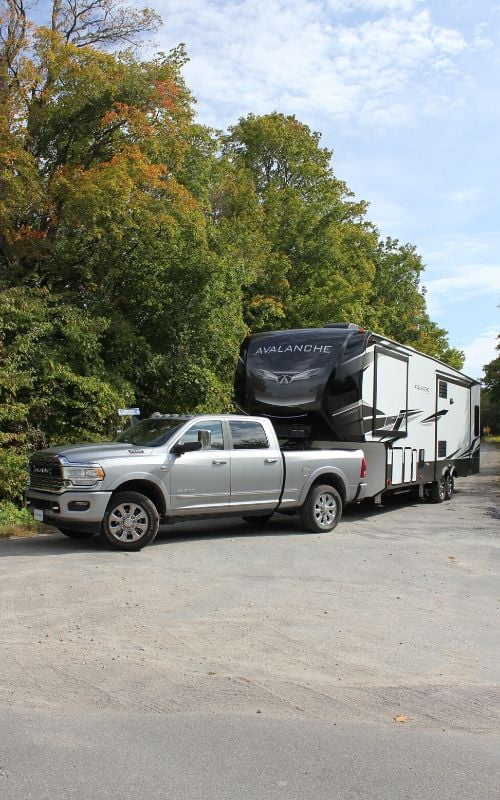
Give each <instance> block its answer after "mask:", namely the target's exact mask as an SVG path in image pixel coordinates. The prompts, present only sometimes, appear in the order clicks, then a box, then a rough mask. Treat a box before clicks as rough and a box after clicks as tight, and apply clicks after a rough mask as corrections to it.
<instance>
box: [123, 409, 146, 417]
mask: <svg viewBox="0 0 500 800" xmlns="http://www.w3.org/2000/svg"><path fill="white" fill-rule="evenodd" d="M140 413H141V409H140V408H119V409H118V416H119V417H138V416H139V414H140Z"/></svg>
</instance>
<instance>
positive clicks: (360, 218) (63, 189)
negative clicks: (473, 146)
mask: <svg viewBox="0 0 500 800" xmlns="http://www.w3.org/2000/svg"><path fill="white" fill-rule="evenodd" d="M43 9H45V10H46V12H47V18H46V21H45V22H46V24H45V25H40V24H34V22H33V21H32V20H29V19H28V15H27V11H26V6H25V5H24V0H0V359H1V361H2V372H1V374H0V430H1V439H0V486H1V487H2V488H1V490H0V491H1V492H3V495H4V496H6V497H8V498H10V499H19V494H20V488H21V486H22V484H23V482H24V477H23V475H24V473H23V470H24V465H25V462H26V456H27V453H28V452H29V451H30V450H32V449H35V448H37V447H41V446H44V445H48V444H56V443H59V442H63V441H69V440H71V439H89V438H94V439H95V438H96V437H103V436H106V435H109V434H110V433H112V429H113V425H114V422H115V421H116V420H115V416H114V415H115V413H116V409H117V407H118V406H119V405H122V404H128V403H134V404H137V405H139V406H140V407H141V409H142V410H143V412H144V413H149V412H151V411H154V410H167V409H168V410H170V411H199V410H210V411H215V410H226V409H227V410H229V409H230V408H231V397H232V377H233V369H234V362H235V358H236V354H237V352H238V344H239V342H240V341H241V339H242V338H243V336H244V335H245V334H246V332H247V331H248V330H249V329H250V330H253V331H258V330H265V329H269V328H279V327H293V326H296V327H301V326H314V325H322V324H324V323H325V322H329V321H332V320H353V321H356V322H359V323H360V324H364V325H365V326H371V327H373V328H374V329H376V330H378V331H380V332H382V333H384V334H385V335H387V336H390V337H392V338H395V339H398V340H400V341H403V342H406V343H408V344H412V345H414V346H416V347H418V348H419V349H422V350H424V351H425V352H429V353H432V354H434V355H438V356H439V357H441V358H444V359H445V360H448V361H449V362H450V363H452V364H454V365H455V366H457V365H459V362H460V353H458V351H455V350H453V348H449V346H448V343H447V341H446V332H445V331H442V330H441V329H439V328H438V327H437V326H436V325H435V323H433V322H432V321H431V320H430V318H429V317H428V314H427V311H426V306H425V296H424V293H423V291H422V290H421V288H420V276H421V273H422V270H423V265H422V262H421V260H420V258H419V256H418V255H417V253H416V251H415V249H414V248H413V247H411V246H410V245H400V244H399V243H398V242H396V241H393V240H386V241H380V237H379V234H378V232H377V230H376V229H375V228H374V226H373V225H372V224H371V223H370V222H369V220H368V219H367V216H366V215H367V206H366V203H364V202H362V201H358V200H356V199H355V198H354V197H353V195H352V193H351V192H350V191H349V189H348V187H347V186H346V185H345V184H344V183H343V182H342V181H339V180H338V179H337V178H336V177H335V174H334V172H333V170H332V166H331V157H332V153H331V152H330V151H329V150H327V149H325V148H323V147H322V146H321V141H320V135H319V134H318V133H315V132H313V131H311V130H310V129H309V128H308V127H307V125H304V124H303V123H302V122H300V121H299V120H297V119H296V118H295V117H294V116H285V115H283V114H279V113H277V112H275V113H272V114H268V115H264V116H260V117H257V116H254V115H252V114H250V115H248V116H247V117H246V118H244V119H241V120H240V121H239V122H238V123H237V124H236V125H235V126H234V127H232V128H231V129H230V130H229V131H228V133H227V134H226V135H219V134H216V133H215V132H213V131H211V130H209V129H207V128H205V127H203V126H201V125H199V124H198V123H197V122H196V120H195V117H194V111H193V104H194V99H193V97H192V96H191V94H190V92H189V90H188V88H187V86H186V85H185V82H184V80H183V76H182V68H183V66H184V64H185V61H186V54H185V52H184V49H183V47H182V46H179V47H178V48H176V49H174V50H173V51H171V52H170V53H168V54H159V55H158V56H157V57H156V58H153V59H150V60H140V59H139V58H138V57H137V55H136V54H135V52H134V51H133V50H124V51H117V50H116V47H117V46H124V45H126V46H128V45H129V44H131V43H134V42H137V41H138V40H140V39H141V37H142V36H143V35H144V34H145V33H146V32H147V31H151V30H154V29H155V27H156V26H157V24H158V18H157V17H156V15H155V14H154V13H153V12H151V11H148V10H147V9H146V10H137V9H135V8H134V7H129V6H126V5H124V4H123V3H122V2H121V0H52V6H51V7H50V8H49V9H48V7H47V6H43V7H42V10H43Z"/></svg>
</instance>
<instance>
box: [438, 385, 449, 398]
mask: <svg viewBox="0 0 500 800" xmlns="http://www.w3.org/2000/svg"><path fill="white" fill-rule="evenodd" d="M439 396H440V397H448V384H447V383H446V381H439Z"/></svg>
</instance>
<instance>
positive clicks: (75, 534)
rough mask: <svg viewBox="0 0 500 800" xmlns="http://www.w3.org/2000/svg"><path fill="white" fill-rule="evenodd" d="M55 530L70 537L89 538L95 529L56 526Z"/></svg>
mask: <svg viewBox="0 0 500 800" xmlns="http://www.w3.org/2000/svg"><path fill="white" fill-rule="evenodd" d="M57 530H58V531H59V533H64V535H65V536H69V538H70V539H90V537H91V536H93V535H94V533H95V531H70V529H69V528H58V529H57Z"/></svg>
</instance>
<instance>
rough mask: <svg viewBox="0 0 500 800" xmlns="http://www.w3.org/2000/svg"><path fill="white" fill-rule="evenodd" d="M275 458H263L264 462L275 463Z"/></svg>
mask: <svg viewBox="0 0 500 800" xmlns="http://www.w3.org/2000/svg"><path fill="white" fill-rule="evenodd" d="M277 460H278V459H277V458H265V459H264V464H276V462H277Z"/></svg>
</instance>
